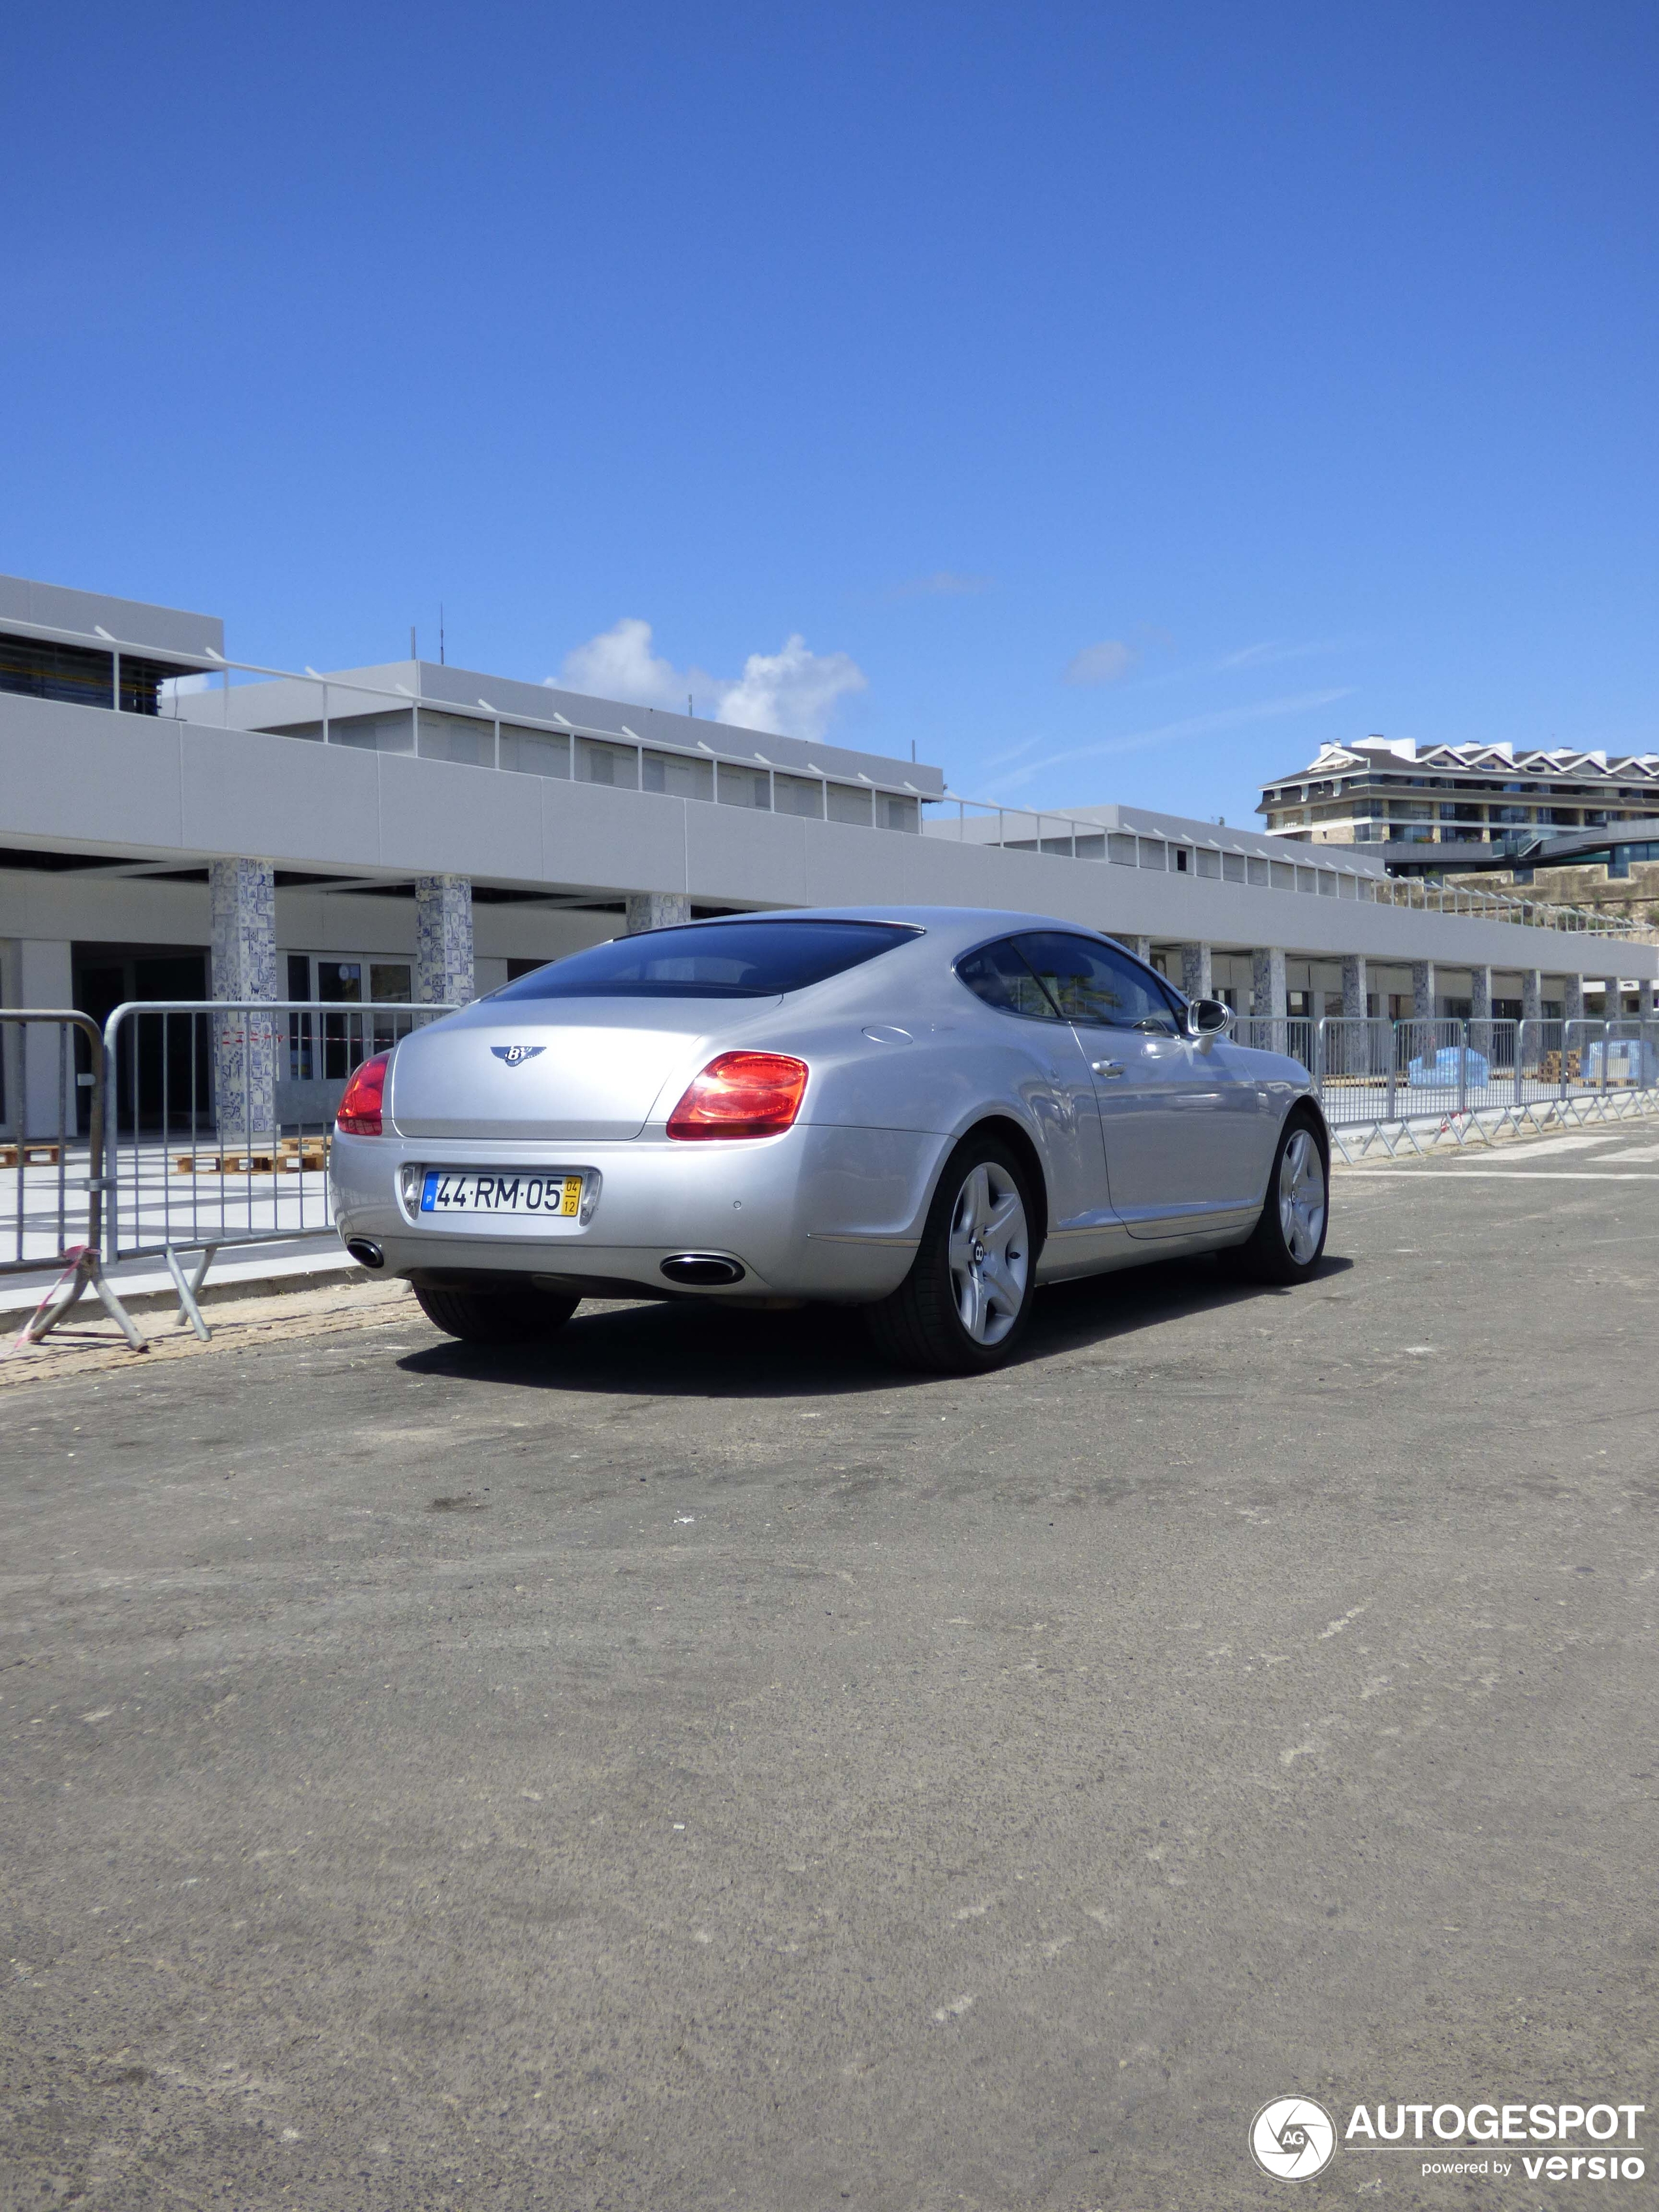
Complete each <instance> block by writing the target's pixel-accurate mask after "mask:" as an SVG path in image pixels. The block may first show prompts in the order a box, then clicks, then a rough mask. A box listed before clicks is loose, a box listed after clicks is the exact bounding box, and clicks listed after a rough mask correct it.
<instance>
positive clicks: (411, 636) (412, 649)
mask: <svg viewBox="0 0 1659 2212" xmlns="http://www.w3.org/2000/svg"><path fill="white" fill-rule="evenodd" d="M409 657H410V659H411V660H418V659H420V657H421V656H420V654H419V653H416V650H415V625H414V623H410V625H409Z"/></svg>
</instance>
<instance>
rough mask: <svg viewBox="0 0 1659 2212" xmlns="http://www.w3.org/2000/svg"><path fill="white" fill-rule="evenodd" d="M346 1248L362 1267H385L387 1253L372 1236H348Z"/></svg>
mask: <svg viewBox="0 0 1659 2212" xmlns="http://www.w3.org/2000/svg"><path fill="white" fill-rule="evenodd" d="M345 1248H346V1250H347V1251H348V1252H349V1253H350V1255H351V1256H352V1258H353V1259H354V1260H355V1261H356V1262H357V1265H358V1266H359V1267H385V1265H386V1254H385V1253H384V1252H383V1251H381V1249H380V1246H379V1245H378V1244H377V1243H375V1242H374V1238H373V1237H347V1238H346V1241H345Z"/></svg>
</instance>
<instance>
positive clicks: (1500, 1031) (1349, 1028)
mask: <svg viewBox="0 0 1659 2212" xmlns="http://www.w3.org/2000/svg"><path fill="white" fill-rule="evenodd" d="M1280 1032H1284V1033H1285V1034H1284V1035H1280V1034H1279V1033H1280ZM1237 1034H1238V1036H1239V1037H1240V1039H1241V1041H1242V1042H1245V1043H1247V1044H1260V1045H1261V1046H1264V1047H1266V1048H1267V1049H1268V1050H1272V1051H1278V1052H1288V1053H1289V1054H1291V1056H1292V1057H1293V1058H1295V1059H1297V1060H1301V1061H1302V1063H1303V1065H1304V1066H1305V1067H1306V1068H1307V1069H1308V1070H1309V1072H1310V1074H1311V1075H1312V1076H1313V1078H1314V1080H1315V1084H1316V1088H1317V1090H1318V1093H1319V1097H1320V1103H1321V1104H1322V1107H1323V1109H1324V1113H1325V1119H1326V1121H1328V1123H1330V1124H1331V1125H1332V1126H1333V1127H1338V1126H1340V1125H1344V1124H1347V1125H1358V1124H1366V1125H1369V1124H1374V1123H1401V1124H1405V1123H1408V1122H1413V1121H1455V1120H1456V1119H1457V1118H1458V1117H1461V1116H1464V1115H1480V1114H1486V1113H1492V1112H1496V1113H1498V1114H1499V1115H1512V1114H1520V1115H1522V1116H1523V1117H1524V1116H1526V1115H1529V1114H1530V1113H1531V1111H1532V1109H1535V1108H1545V1107H1549V1108H1558V1109H1570V1108H1571V1109H1575V1110H1599V1111H1602V1112H1605V1111H1606V1110H1607V1109H1608V1107H1609V1105H1610V1104H1611V1103H1614V1102H1616V1103H1618V1104H1619V1106H1620V1108H1621V1109H1628V1108H1629V1107H1630V1106H1631V1105H1632V1103H1635V1101H1636V1100H1637V1099H1638V1097H1641V1096H1642V1094H1654V1093H1656V1092H1659V1020H1638V1019H1634V1018H1632V1019H1628V1020H1619V1021H1610V1022H1604V1021H1589V1020H1583V1021H1563V1020H1550V1021H1546V1020H1538V1019H1533V1020H1528V1021H1518V1022H1517V1021H1448V1020H1439V1019H1436V1020H1432V1021H1431V1020H1421V1021H1402V1022H1391V1021H1386V1020H1380V1019H1367V1020H1360V1019H1358V1018H1349V1017H1337V1016H1327V1017H1326V1018H1324V1019H1322V1020H1321V1021H1318V1022H1312V1021H1304V1022H1301V1023H1297V1022H1295V1021H1291V1022H1289V1023H1283V1022H1280V1023H1273V1022H1266V1023H1264V1022H1260V1021H1251V1020H1246V1021H1242V1022H1240V1023H1239V1024H1237Z"/></svg>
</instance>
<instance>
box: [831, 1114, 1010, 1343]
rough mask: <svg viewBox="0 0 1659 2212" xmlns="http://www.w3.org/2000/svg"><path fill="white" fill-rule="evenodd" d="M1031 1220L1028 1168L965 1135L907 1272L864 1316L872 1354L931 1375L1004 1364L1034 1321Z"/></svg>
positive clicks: (988, 1140) (991, 1143) (990, 1142)
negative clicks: (1026, 1327) (874, 1345)
mask: <svg viewBox="0 0 1659 2212" xmlns="http://www.w3.org/2000/svg"><path fill="white" fill-rule="evenodd" d="M1032 1218H1033V1214H1032V1206H1031V1200H1030V1192H1029V1189H1028V1188H1027V1171H1026V1170H1025V1168H1024V1166H1023V1165H1022V1164H1021V1163H1020V1162H1019V1161H1018V1159H1016V1158H1015V1157H1014V1155H1013V1153H1012V1152H1011V1151H1010V1150H1009V1149H1008V1147H1007V1146H1006V1145H1003V1144H1000V1143H999V1142H998V1141H997V1139H995V1138H994V1137H988V1136H987V1137H972V1136H970V1137H965V1138H964V1139H963V1141H962V1143H961V1144H959V1145H958V1146H957V1148H956V1150H955V1152H952V1153H951V1157H950V1158H949V1159H948V1160H947V1161H946V1162H945V1172H944V1174H943V1175H942V1176H940V1177H939V1188H938V1189H937V1190H936V1191H935V1192H934V1194H933V1204H932V1206H930V1207H929V1208H928V1210H927V1226H926V1227H925V1228H924V1229H923V1231H922V1233H921V1246H920V1248H919V1249H918V1250H917V1253H916V1256H915V1261H914V1263H913V1265H912V1267H911V1269H910V1272H909V1273H908V1275H907V1276H906V1277H905V1279H904V1280H903V1281H902V1283H901V1284H900V1285H899V1286H898V1288H897V1290H896V1291H893V1292H892V1294H891V1295H890V1297H884V1298H883V1299H882V1300H881V1301H880V1303H879V1304H877V1305H872V1306H869V1307H866V1310H865V1318H866V1323H867V1326H868V1328H869V1330H870V1334H871V1335H872V1338H873V1339H874V1340H875V1343H876V1346H877V1349H878V1351H880V1352H884V1354H885V1355H886V1357H887V1358H890V1359H891V1360H894V1361H896V1363H897V1364H899V1365H900V1366H902V1367H920V1368H927V1369H930V1370H932V1371H933V1373H935V1374H943V1375H964V1374H975V1373H981V1372H983V1371H984V1370H987V1369H989V1368H993V1367H1000V1366H1001V1364H1003V1362H1004V1360H1006V1359H1007V1358H1010V1357H1011V1356H1012V1353H1013V1352H1014V1349H1015V1347H1016V1346H1017V1345H1018V1342H1019V1340H1020V1338H1021V1337H1022V1336H1023V1335H1024V1334H1025V1326H1026V1323H1027V1322H1028V1321H1029V1320H1030V1312H1031V1298H1032V1295H1033V1292H1034V1291H1035V1290H1036V1239H1035V1237H1034V1236H1033V1233H1032V1229H1031V1222H1032Z"/></svg>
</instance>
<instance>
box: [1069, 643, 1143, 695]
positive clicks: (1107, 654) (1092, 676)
mask: <svg viewBox="0 0 1659 2212" xmlns="http://www.w3.org/2000/svg"><path fill="white" fill-rule="evenodd" d="M1138 659H1139V654H1138V653H1136V651H1135V649H1134V647H1133V646H1132V645H1128V644H1126V643H1125V641H1123V639H1122V638H1121V637H1108V638H1103V639H1102V641H1101V642H1100V643H1099V644H1098V645H1085V647H1084V648H1083V650H1082V652H1081V653H1078V654H1076V655H1075V656H1074V657H1073V659H1072V660H1071V661H1070V663H1069V664H1068V665H1067V667H1066V682H1067V683H1068V684H1115V683H1116V681H1117V679H1118V678H1119V677H1120V676H1121V675H1123V674H1125V673H1126V671H1127V670H1129V669H1131V668H1133V665H1134V664H1135V662H1136V661H1137V660H1138Z"/></svg>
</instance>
